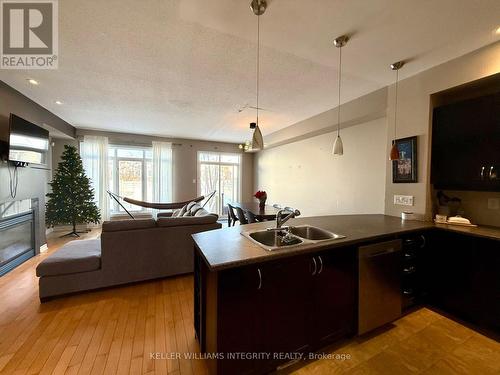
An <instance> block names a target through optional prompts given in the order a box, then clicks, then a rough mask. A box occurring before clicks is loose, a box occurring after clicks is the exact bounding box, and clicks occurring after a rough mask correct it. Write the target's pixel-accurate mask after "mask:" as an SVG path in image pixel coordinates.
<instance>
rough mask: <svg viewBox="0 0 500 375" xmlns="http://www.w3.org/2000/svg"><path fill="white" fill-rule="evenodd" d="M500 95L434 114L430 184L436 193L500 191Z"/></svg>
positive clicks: (455, 106)
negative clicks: (435, 189)
mask: <svg viewBox="0 0 500 375" xmlns="http://www.w3.org/2000/svg"><path fill="white" fill-rule="evenodd" d="M499 150H500V94H499V93H497V94H491V95H487V96H483V97H480V98H474V99H469V100H464V101H460V102H457V103H452V104H448V105H445V106H441V107H437V108H435V109H434V111H433V125H432V162H431V164H432V168H431V182H432V183H433V184H434V187H435V188H437V189H455V190H485V191H500V171H499V167H500V151H499Z"/></svg>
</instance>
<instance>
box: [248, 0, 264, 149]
mask: <svg viewBox="0 0 500 375" xmlns="http://www.w3.org/2000/svg"><path fill="white" fill-rule="evenodd" d="M250 8H251V9H252V11H253V13H254V14H255V15H256V16H257V87H256V88H257V90H256V96H257V105H256V106H255V111H256V115H257V116H256V117H257V120H256V122H252V123H250V129H252V130H253V136H252V151H259V150H263V149H264V138H263V137H262V132H261V131H260V128H259V80H260V16H261V15H263V14H264V12H265V11H266V8H267V1H266V0H252V2H251V3H250Z"/></svg>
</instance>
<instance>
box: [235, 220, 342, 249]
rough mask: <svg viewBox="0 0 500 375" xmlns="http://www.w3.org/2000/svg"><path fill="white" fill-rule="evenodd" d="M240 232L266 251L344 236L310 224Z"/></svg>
mask: <svg viewBox="0 0 500 375" xmlns="http://www.w3.org/2000/svg"><path fill="white" fill-rule="evenodd" d="M241 234H242V235H243V236H245V237H246V238H248V239H249V240H251V241H253V242H255V243H256V244H258V245H259V246H261V247H262V248H264V249H265V250H268V251H273V250H277V249H282V248H289V247H291V246H301V245H307V244H314V243H318V242H323V241H330V240H338V239H340V238H345V236H343V235H341V234H337V233H332V232H329V231H327V230H324V229H321V228H318V227H313V226H311V225H299V226H296V227H288V228H283V229H282V230H278V229H275V228H272V229H269V230H268V229H266V230H260V231H255V232H243V233H241Z"/></svg>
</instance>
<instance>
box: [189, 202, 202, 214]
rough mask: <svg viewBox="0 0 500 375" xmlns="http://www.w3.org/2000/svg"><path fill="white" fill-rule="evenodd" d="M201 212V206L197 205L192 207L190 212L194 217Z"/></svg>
mask: <svg viewBox="0 0 500 375" xmlns="http://www.w3.org/2000/svg"><path fill="white" fill-rule="evenodd" d="M199 210H201V206H200V205H199V204H195V205H194V206H193V207H191V210H189V212H191V216H194V215H196V212H197V211H199Z"/></svg>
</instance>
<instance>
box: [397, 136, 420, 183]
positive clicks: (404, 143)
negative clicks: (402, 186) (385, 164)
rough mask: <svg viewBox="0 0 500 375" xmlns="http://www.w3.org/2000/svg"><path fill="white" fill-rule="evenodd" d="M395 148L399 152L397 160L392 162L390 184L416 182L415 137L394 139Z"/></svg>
mask: <svg viewBox="0 0 500 375" xmlns="http://www.w3.org/2000/svg"><path fill="white" fill-rule="evenodd" d="M396 146H397V147H398V150H399V160H394V161H393V162H392V182H393V183H414V182H418V176H417V161H418V159H417V137H416V136H415V137H408V138H401V139H396Z"/></svg>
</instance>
